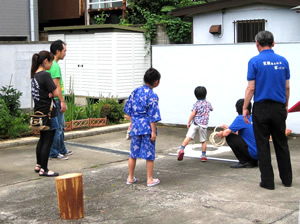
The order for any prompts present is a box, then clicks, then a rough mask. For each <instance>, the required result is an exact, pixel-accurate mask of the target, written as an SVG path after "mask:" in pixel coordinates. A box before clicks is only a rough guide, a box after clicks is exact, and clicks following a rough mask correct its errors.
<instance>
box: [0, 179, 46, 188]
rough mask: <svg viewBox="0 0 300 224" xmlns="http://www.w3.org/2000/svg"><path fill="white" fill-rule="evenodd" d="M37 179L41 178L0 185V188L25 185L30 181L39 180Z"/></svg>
mask: <svg viewBox="0 0 300 224" xmlns="http://www.w3.org/2000/svg"><path fill="white" fill-rule="evenodd" d="M39 179H41V178H40V177H36V178H31V179H28V180H23V181H18V182H15V183H11V184H4V185H1V186H0V187H9V186H14V185H17V184H23V183H27V182H31V181H35V180H39Z"/></svg>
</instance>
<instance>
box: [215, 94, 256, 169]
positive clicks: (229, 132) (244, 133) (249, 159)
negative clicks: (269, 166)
mask: <svg viewBox="0 0 300 224" xmlns="http://www.w3.org/2000/svg"><path fill="white" fill-rule="evenodd" d="M243 104H244V99H239V100H238V101H237V102H236V104H235V108H236V112H237V113H238V116H237V117H236V118H235V119H234V121H233V122H232V124H231V125H230V126H228V125H222V128H223V129H224V130H223V131H220V132H218V133H217V136H218V137H219V138H223V137H226V142H227V144H228V145H229V147H230V148H231V149H232V151H233V153H234V154H235V156H236V158H237V159H238V160H239V162H238V163H234V164H232V165H231V166H230V167H231V168H252V167H256V166H257V149H256V143H255V137H254V133H253V126H252V115H250V117H249V121H250V123H249V124H246V123H245V121H244V119H243ZM251 108H252V106H251V103H249V106H248V110H249V113H250V114H251Z"/></svg>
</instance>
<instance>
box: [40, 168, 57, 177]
mask: <svg viewBox="0 0 300 224" xmlns="http://www.w3.org/2000/svg"><path fill="white" fill-rule="evenodd" d="M39 175H40V176H42V177H57V176H59V173H56V172H53V171H51V170H48V171H44V169H42V168H41V169H40V172H39Z"/></svg>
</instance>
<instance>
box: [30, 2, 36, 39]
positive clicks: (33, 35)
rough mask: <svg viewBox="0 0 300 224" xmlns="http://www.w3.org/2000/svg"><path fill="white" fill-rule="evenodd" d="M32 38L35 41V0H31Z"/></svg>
mask: <svg viewBox="0 0 300 224" xmlns="http://www.w3.org/2000/svg"><path fill="white" fill-rule="evenodd" d="M29 7H30V8H29V9H30V40H31V41H35V29H34V0H30V6H29Z"/></svg>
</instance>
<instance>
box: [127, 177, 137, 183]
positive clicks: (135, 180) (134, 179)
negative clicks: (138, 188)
mask: <svg viewBox="0 0 300 224" xmlns="http://www.w3.org/2000/svg"><path fill="white" fill-rule="evenodd" d="M135 182H137V179H136V178H135V177H133V180H132V182H129V180H128V179H127V181H126V184H127V185H131V184H133V183H135Z"/></svg>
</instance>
